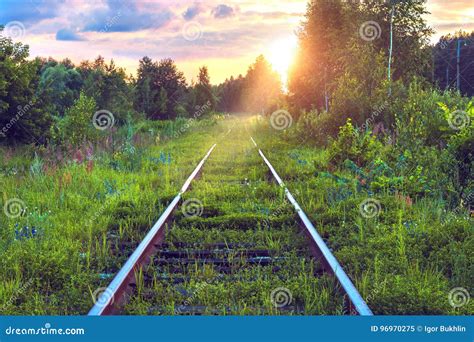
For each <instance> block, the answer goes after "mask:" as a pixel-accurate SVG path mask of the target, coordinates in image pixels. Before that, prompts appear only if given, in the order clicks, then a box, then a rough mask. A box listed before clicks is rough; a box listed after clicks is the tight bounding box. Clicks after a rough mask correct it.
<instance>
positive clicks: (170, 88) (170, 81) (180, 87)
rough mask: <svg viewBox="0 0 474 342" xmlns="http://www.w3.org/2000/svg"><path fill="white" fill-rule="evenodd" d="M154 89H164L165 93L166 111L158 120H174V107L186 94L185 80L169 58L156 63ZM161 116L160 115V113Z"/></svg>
mask: <svg viewBox="0 0 474 342" xmlns="http://www.w3.org/2000/svg"><path fill="white" fill-rule="evenodd" d="M153 86H154V87H155V89H161V88H164V89H165V90H166V93H167V99H168V101H167V102H166V111H165V112H164V113H163V114H164V116H159V117H157V118H160V119H174V118H176V115H177V113H176V108H175V107H176V106H177V105H178V104H179V102H180V100H181V99H182V98H183V97H184V95H185V94H186V79H185V78H184V74H183V73H182V72H181V71H179V70H178V68H177V67H176V64H175V63H174V61H173V60H172V59H171V58H165V59H162V60H161V61H160V62H159V63H158V67H157V69H156V75H155V78H154V79H153ZM160 114H161V113H160Z"/></svg>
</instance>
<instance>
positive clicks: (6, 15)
mask: <svg viewBox="0 0 474 342" xmlns="http://www.w3.org/2000/svg"><path fill="white" fill-rule="evenodd" d="M62 3H64V0H60V1H56V2H54V1H53V0H30V1H28V2H25V3H20V2H19V1H18V0H1V1H0V24H6V23H8V22H10V21H20V22H22V23H26V24H33V23H36V22H39V21H41V20H43V19H49V18H54V17H56V16H57V15H58V7H59V5H60V4H62Z"/></svg>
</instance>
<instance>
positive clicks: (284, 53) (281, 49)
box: [268, 36, 297, 91]
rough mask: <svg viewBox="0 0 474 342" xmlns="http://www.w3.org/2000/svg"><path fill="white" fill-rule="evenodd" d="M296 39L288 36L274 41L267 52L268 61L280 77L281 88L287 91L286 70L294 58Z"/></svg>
mask: <svg viewBox="0 0 474 342" xmlns="http://www.w3.org/2000/svg"><path fill="white" fill-rule="evenodd" d="M296 47H297V38H296V37H295V36H290V37H287V38H284V39H280V40H277V41H275V42H274V43H273V44H272V45H271V46H270V48H269V50H268V61H269V62H270V63H271V64H272V67H273V69H275V71H276V72H278V74H279V75H280V77H281V81H282V83H283V88H284V90H285V91H286V90H287V83H288V70H289V68H290V66H291V63H292V62H293V59H294V57H295V53H296Z"/></svg>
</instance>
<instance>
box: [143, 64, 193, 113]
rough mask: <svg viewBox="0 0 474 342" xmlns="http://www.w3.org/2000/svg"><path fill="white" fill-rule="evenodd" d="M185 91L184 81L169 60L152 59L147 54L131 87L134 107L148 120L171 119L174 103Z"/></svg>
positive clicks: (174, 108) (178, 100)
mask: <svg viewBox="0 0 474 342" xmlns="http://www.w3.org/2000/svg"><path fill="white" fill-rule="evenodd" d="M186 93H187V88H186V80H185V78H184V75H183V73H182V72H181V71H179V70H178V68H177V67H176V65H175V63H174V62H173V60H172V59H169V58H168V59H162V60H161V61H160V62H153V61H152V60H151V59H150V58H148V57H143V58H142V59H141V60H140V64H139V67H138V78H137V81H136V88H135V94H136V97H135V109H136V110H138V111H141V112H144V113H145V114H146V116H147V117H148V118H150V119H155V120H156V119H173V118H176V117H177V115H178V111H179V108H177V105H178V104H179V103H180V100H181V99H182V98H184V97H185V95H186Z"/></svg>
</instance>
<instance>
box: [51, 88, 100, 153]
mask: <svg viewBox="0 0 474 342" xmlns="http://www.w3.org/2000/svg"><path fill="white" fill-rule="evenodd" d="M95 109H96V104H95V101H94V99H93V98H91V97H88V96H86V95H84V93H82V92H81V94H80V96H79V99H77V100H76V101H75V102H74V104H73V105H72V107H70V108H69V109H68V110H67V111H66V115H65V116H64V118H57V119H56V120H57V121H56V125H55V126H53V128H52V136H53V139H54V140H55V141H57V142H59V143H69V144H71V145H73V146H77V145H80V144H81V143H82V142H84V141H86V140H88V141H91V140H95V139H96V138H97V137H98V134H99V131H98V130H97V129H95V128H94V126H93V125H92V118H93V115H94V113H95Z"/></svg>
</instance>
